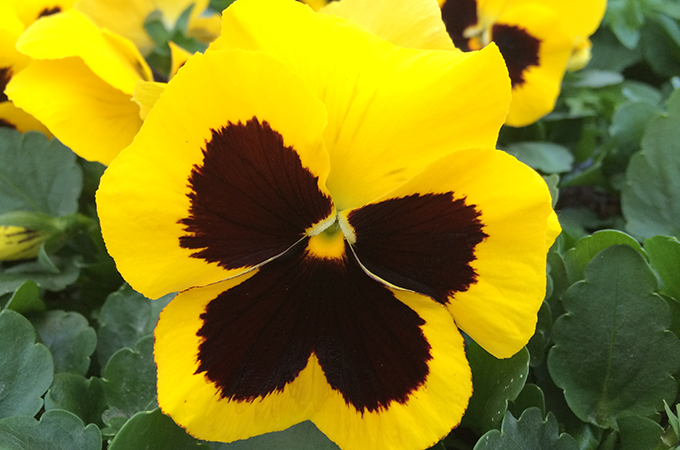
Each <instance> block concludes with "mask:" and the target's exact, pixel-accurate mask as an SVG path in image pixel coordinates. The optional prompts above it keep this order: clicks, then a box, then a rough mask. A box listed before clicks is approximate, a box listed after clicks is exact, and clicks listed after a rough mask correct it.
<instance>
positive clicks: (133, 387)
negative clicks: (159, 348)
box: [102, 336, 157, 426]
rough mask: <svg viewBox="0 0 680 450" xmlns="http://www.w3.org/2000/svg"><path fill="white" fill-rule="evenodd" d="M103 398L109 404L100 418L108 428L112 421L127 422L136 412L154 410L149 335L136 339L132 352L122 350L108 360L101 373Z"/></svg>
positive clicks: (151, 337)
mask: <svg viewBox="0 0 680 450" xmlns="http://www.w3.org/2000/svg"><path fill="white" fill-rule="evenodd" d="M103 375H104V377H103V382H104V395H105V396H106V402H107V404H108V405H109V409H107V410H106V411H105V412H104V414H103V416H102V418H103V420H104V423H105V424H107V425H109V426H111V425H112V423H114V422H115V423H120V421H114V422H112V419H116V418H123V419H128V418H130V417H132V416H134V415H135V414H136V413H137V412H138V411H150V410H152V409H154V408H156V406H157V404H156V364H155V363H154V360H153V336H146V337H144V338H142V339H140V340H139V342H138V343H137V345H136V346H135V349H134V350H133V349H129V348H123V349H121V350H119V351H117V352H116V353H115V354H114V355H113V356H112V357H111V359H110V360H109V363H108V364H107V365H106V367H105V368H104V372H103Z"/></svg>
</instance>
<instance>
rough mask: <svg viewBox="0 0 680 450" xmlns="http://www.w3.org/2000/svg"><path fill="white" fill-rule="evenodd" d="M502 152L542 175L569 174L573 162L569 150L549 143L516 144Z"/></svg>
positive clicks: (506, 147) (508, 146)
mask: <svg viewBox="0 0 680 450" xmlns="http://www.w3.org/2000/svg"><path fill="white" fill-rule="evenodd" d="M503 150H505V151H506V152H508V153H510V154H511V155H513V156H514V157H515V158H517V159H519V160H520V161H522V162H523V163H524V164H526V165H528V166H529V167H533V168H534V169H536V170H540V171H541V172H544V173H561V172H569V171H570V170H571V165H572V164H573V162H574V156H573V155H572V154H571V153H570V152H569V149H567V148H566V147H564V146H561V145H557V144H553V143H550V142H517V143H514V144H510V145H507V146H505V148H503Z"/></svg>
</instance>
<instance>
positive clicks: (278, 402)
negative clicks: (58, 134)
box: [97, 0, 559, 450]
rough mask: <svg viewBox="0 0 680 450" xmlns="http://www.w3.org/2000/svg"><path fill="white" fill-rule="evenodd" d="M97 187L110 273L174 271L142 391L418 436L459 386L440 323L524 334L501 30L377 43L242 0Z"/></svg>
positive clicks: (157, 288)
mask: <svg viewBox="0 0 680 450" xmlns="http://www.w3.org/2000/svg"><path fill="white" fill-rule="evenodd" d="M223 20H224V24H223V34H222V37H221V38H220V39H219V41H218V42H216V43H215V44H214V45H213V47H212V49H210V50H209V51H207V52H206V54H205V55H196V56H195V57H193V58H191V59H190V60H189V61H188V62H187V64H186V65H185V66H184V68H183V69H182V70H180V71H179V73H178V75H177V76H176V77H175V78H174V79H173V80H171V81H170V82H169V83H168V85H167V86H166V87H165V91H164V94H163V95H162V96H161V97H160V99H159V100H158V103H157V104H156V105H155V106H154V108H153V109H152V110H151V111H150V112H149V114H148V117H147V119H146V121H145V122H144V125H143V126H142V128H141V130H140V132H139V134H138V135H137V137H136V138H135V140H134V142H133V143H132V144H131V145H130V146H129V147H128V148H126V149H125V150H123V152H121V154H120V155H119V156H118V157H117V158H116V159H115V160H114V161H113V163H112V164H111V166H110V167H109V168H108V169H107V171H106V173H105V174H104V176H103V178H102V181H101V184H100V189H99V191H98V193H97V205H98V213H99V216H100V220H101V225H102V231H103V235H104V239H105V242H106V245H107V248H108V250H109V252H110V254H111V255H112V256H113V257H114V259H115V260H116V264H117V267H118V269H119V270H120V272H121V274H122V275H123V276H124V277H125V278H126V280H127V281H128V282H129V283H130V284H131V285H132V286H133V287H134V288H135V289H136V290H138V291H139V292H141V293H143V294H145V295H146V296H148V297H152V298H156V297H159V296H161V295H164V294H167V293H169V292H180V293H179V294H178V295H177V296H176V298H175V299H173V301H172V302H171V303H170V305H169V306H168V307H166V309H165V310H164V311H163V313H162V315H161V318H160V321H159V324H158V326H157V328H156V331H155V350H154V355H155V360H156V363H157V366H158V400H159V405H160V406H161V408H162V410H163V411H164V412H165V413H166V414H168V415H170V416H171V417H172V418H173V419H174V420H175V421H176V422H177V423H179V424H180V425H181V426H183V427H185V428H186V429H187V430H188V432H189V433H191V434H193V435H195V436H197V437H200V438H202V439H208V440H220V441H233V440H237V439H245V438H248V437H250V436H253V435H257V434H262V433H266V432H270V431H276V430H282V429H285V428H287V427H289V426H291V425H294V424H296V423H299V422H302V421H304V420H311V421H313V422H314V423H315V424H316V425H317V426H318V428H319V429H320V430H321V431H322V432H323V433H325V434H326V435H327V436H328V437H329V438H330V439H331V440H333V441H334V442H336V443H337V444H338V445H339V446H340V447H341V448H343V449H347V450H363V449H366V448H382V447H384V448H392V449H413V450H415V449H422V448H426V447H428V446H430V445H432V444H434V443H435V442H437V441H438V440H439V439H441V438H442V437H443V436H445V435H446V434H447V433H448V432H449V431H450V430H451V428H452V427H454V426H456V424H457V423H459V421H460V419H461V416H462V414H463V412H464V410H465V408H466V405H467V402H468V399H469V396H470V395H471V390H472V384H471V379H470V378H471V374H470V369H469V366H468V364H467V361H466V359H465V351H464V342H463V339H462V336H461V334H460V333H459V331H458V328H457V327H460V329H462V330H463V331H465V332H466V333H467V334H468V335H469V336H470V337H472V338H473V339H474V340H475V341H477V342H478V343H479V344H480V345H482V346H483V347H484V348H485V349H487V350H488V351H489V352H491V353H492V354H493V355H495V356H497V357H508V356H511V355H512V354H514V353H515V352H517V351H518V350H519V349H520V348H521V347H523V346H524V345H525V344H526V342H527V341H528V339H529V337H530V336H531V335H532V334H533V330H534V327H535V323H536V313H537V311H538V308H539V307H540V304H541V302H542V299H543V296H544V294H545V260H546V252H547V245H550V244H551V243H552V241H553V240H554V239H555V237H556V235H557V233H558V232H559V226H557V225H556V222H555V214H554V212H553V211H552V208H551V200H550V195H549V192H548V189H547V187H546V185H545V183H544V182H543V180H542V178H541V177H540V176H538V175H537V174H536V173H535V172H534V171H532V170H531V169H530V168H528V167H527V166H525V165H523V164H521V163H520V162H518V161H517V160H516V159H514V158H513V157H511V156H509V155H507V154H505V153H504V152H501V151H498V150H495V149H494V148H493V146H494V144H495V142H496V139H497V136H498V130H499V129H500V127H501V125H502V123H503V120H504V118H505V114H506V111H507V106H508V103H509V101H510V85H509V80H508V77H507V72H506V70H505V66H504V63H503V60H502V57H501V55H500V53H499V52H498V50H497V48H495V46H493V45H490V46H488V47H487V48H485V49H483V50H481V51H479V52H471V53H462V52H458V51H451V50H445V51H441V50H416V49H408V48H403V47H397V46H394V45H392V44H390V43H388V42H387V41H384V40H382V39H380V38H378V37H377V36H375V35H373V34H371V33H369V32H367V31H365V29H364V28H362V27H360V26H358V25H356V24H354V23H353V22H351V21H349V20H346V19H341V18H338V17H334V16H331V15H328V14H316V13H314V12H312V11H311V10H310V9H309V8H307V7H305V6H303V5H299V4H297V3H295V2H292V1H284V0H260V1H255V0H239V1H237V2H235V3H234V4H233V5H232V6H230V8H229V9H227V11H226V12H225V13H224V16H223Z"/></svg>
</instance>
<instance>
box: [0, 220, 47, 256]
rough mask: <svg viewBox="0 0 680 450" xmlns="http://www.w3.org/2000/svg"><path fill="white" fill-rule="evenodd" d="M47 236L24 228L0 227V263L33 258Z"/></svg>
mask: <svg viewBox="0 0 680 450" xmlns="http://www.w3.org/2000/svg"><path fill="white" fill-rule="evenodd" d="M46 237H47V234H46V233H44V232H41V231H38V230H31V229H28V228H24V227H15V226H0V261H16V260H18V259H27V258H35V257H36V256H38V252H39V251H40V245H42V243H43V242H44V241H45V238H46Z"/></svg>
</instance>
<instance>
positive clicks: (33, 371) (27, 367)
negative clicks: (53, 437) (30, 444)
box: [0, 310, 53, 442]
mask: <svg viewBox="0 0 680 450" xmlns="http://www.w3.org/2000/svg"><path fill="white" fill-rule="evenodd" d="M35 338H36V335H35V329H34V328H33V326H32V325H31V323H30V322H29V321H28V319H26V318H24V317H23V316H22V315H21V314H19V313H16V312H14V311H9V310H5V311H3V312H1V313H0V361H2V364H0V418H3V417H8V416H13V415H25V416H34V415H35V414H36V413H37V412H38V411H40V408H41V407H42V405H43V401H42V398H41V397H42V395H43V394H44V393H45V391H46V390H47V388H48V387H49V386H50V383H52V376H53V369H52V356H51V355H50V351H49V350H48V349H47V347H45V346H44V345H42V344H36V343H35ZM0 442H1V441H0Z"/></svg>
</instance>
